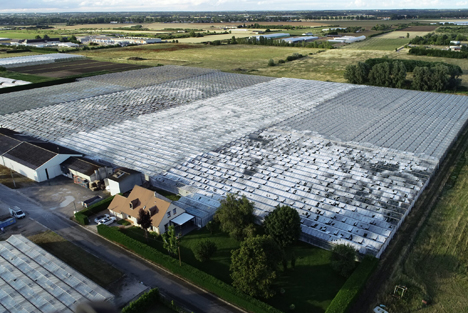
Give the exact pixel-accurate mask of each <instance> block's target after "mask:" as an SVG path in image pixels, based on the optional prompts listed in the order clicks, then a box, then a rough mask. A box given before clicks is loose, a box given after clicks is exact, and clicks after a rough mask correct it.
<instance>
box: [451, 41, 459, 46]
mask: <svg viewBox="0 0 468 313" xmlns="http://www.w3.org/2000/svg"><path fill="white" fill-rule="evenodd" d="M450 43H451V44H453V45H459V44H460V41H458V40H451V41H450Z"/></svg>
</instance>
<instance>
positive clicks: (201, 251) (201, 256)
mask: <svg viewBox="0 0 468 313" xmlns="http://www.w3.org/2000/svg"><path fill="white" fill-rule="evenodd" d="M216 250H218V248H217V247H216V244H215V243H214V242H213V241H211V240H202V241H200V242H199V243H198V245H197V246H196V247H195V249H194V250H193V253H194V255H195V258H196V259H197V260H198V261H200V262H205V261H208V260H209V259H210V258H211V257H212V256H213V254H215V252H216Z"/></svg>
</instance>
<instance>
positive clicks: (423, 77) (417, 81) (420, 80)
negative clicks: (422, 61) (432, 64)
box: [412, 66, 432, 91]
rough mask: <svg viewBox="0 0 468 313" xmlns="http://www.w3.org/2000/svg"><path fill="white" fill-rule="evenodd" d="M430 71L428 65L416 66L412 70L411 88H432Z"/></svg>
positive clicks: (424, 89) (423, 89)
mask: <svg viewBox="0 0 468 313" xmlns="http://www.w3.org/2000/svg"><path fill="white" fill-rule="evenodd" d="M431 78H432V73H431V70H430V69H429V68H428V67H425V66H416V67H415V68H414V70H413V84H412V86H413V89H416V90H422V91H428V90H431V89H432V82H431Z"/></svg>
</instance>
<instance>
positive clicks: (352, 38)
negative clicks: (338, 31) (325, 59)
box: [328, 36, 366, 43]
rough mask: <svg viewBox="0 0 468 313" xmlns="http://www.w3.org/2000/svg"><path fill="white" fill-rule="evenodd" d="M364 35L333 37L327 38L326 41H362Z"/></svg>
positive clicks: (364, 37)
mask: <svg viewBox="0 0 468 313" xmlns="http://www.w3.org/2000/svg"><path fill="white" fill-rule="evenodd" d="M365 39H366V36H359V37H353V36H342V37H338V38H334V39H329V40H328V42H331V43H352V42H356V41H362V40H365Z"/></svg>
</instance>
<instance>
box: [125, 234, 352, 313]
mask: <svg viewBox="0 0 468 313" xmlns="http://www.w3.org/2000/svg"><path fill="white" fill-rule="evenodd" d="M123 232H124V233H125V234H127V235H128V236H130V237H132V238H134V239H137V240H140V241H142V242H146V241H145V237H144V232H143V230H141V229H140V228H136V227H135V228H130V229H126V230H123ZM202 239H210V240H212V241H214V242H215V243H216V246H217V247H218V251H217V252H216V254H215V255H214V257H213V258H212V259H211V260H210V261H208V262H205V263H202V262H199V261H198V260H196V259H195V256H194V254H193V252H192V249H193V248H194V247H195V246H196V245H197V243H198V242H199V241H200V240H202ZM149 244H150V245H151V246H152V247H154V248H156V249H158V250H160V251H162V252H164V253H167V251H165V250H164V249H163V244H162V241H161V239H160V238H155V237H153V238H151V239H150V242H149ZM238 247H239V243H238V242H237V241H235V240H233V239H232V238H230V237H229V236H228V235H227V234H224V233H221V232H217V233H215V234H213V235H211V234H210V233H209V232H208V231H207V230H206V229H205V228H203V229H201V230H198V231H193V232H191V233H190V234H188V235H186V236H184V237H182V240H181V257H182V261H183V262H185V263H187V264H190V265H192V266H194V267H196V268H198V269H200V270H202V271H205V272H206V273H208V274H210V275H212V276H214V277H216V278H218V279H220V280H222V281H224V282H226V283H228V284H231V283H232V279H231V277H230V272H229V266H230V262H231V251H232V250H234V249H237V248H238ZM294 253H295V254H296V256H297V261H296V268H295V269H291V268H289V269H288V270H287V271H286V272H283V271H282V270H280V272H279V279H278V281H277V284H276V288H277V290H278V291H279V289H280V288H284V289H285V291H286V292H285V294H284V295H280V294H279V293H278V295H276V296H275V297H274V298H272V299H269V300H267V301H266V302H267V303H268V304H270V305H272V306H274V307H276V308H278V309H280V310H282V311H287V310H288V308H289V305H290V304H294V305H295V306H296V311H297V312H325V310H326V308H327V306H328V305H329V304H330V302H331V300H333V298H334V297H335V295H336V293H337V292H338V290H339V289H340V288H341V286H342V285H343V284H344V282H345V279H344V278H342V277H340V276H338V275H337V274H336V273H335V272H333V270H332V269H331V267H330V265H329V258H330V252H329V251H326V250H323V249H320V248H316V247H313V246H311V245H308V244H305V243H298V244H297V245H296V246H295V248H294Z"/></svg>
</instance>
